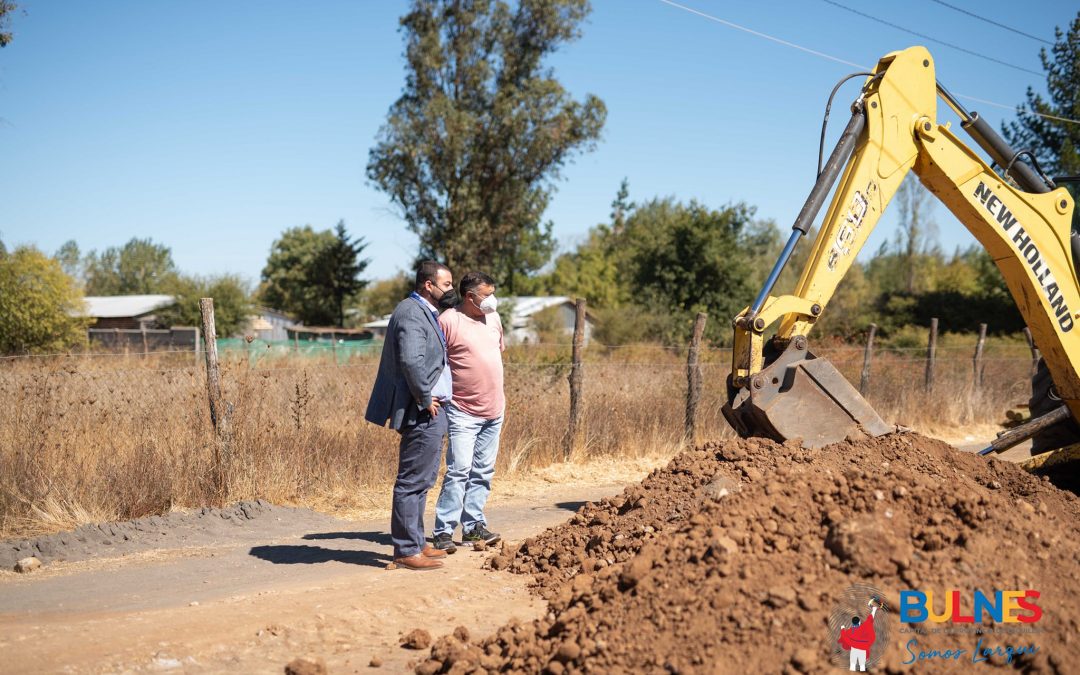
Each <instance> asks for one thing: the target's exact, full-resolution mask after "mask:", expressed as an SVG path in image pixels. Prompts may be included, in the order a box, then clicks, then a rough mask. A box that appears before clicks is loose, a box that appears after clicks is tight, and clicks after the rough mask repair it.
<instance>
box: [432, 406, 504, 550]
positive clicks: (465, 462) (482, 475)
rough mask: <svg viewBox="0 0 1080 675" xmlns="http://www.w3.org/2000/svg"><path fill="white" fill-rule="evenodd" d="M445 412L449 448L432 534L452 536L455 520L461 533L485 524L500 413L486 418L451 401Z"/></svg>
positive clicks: (497, 440)
mask: <svg viewBox="0 0 1080 675" xmlns="http://www.w3.org/2000/svg"><path fill="white" fill-rule="evenodd" d="M445 411H446V421H447V422H448V423H449V426H450V428H449V435H450V447H449V448H448V449H447V451H446V475H445V476H444V477H443V484H442V491H441V492H439V501H438V502H436V503H435V534H450V535H452V534H453V533H454V529H455V528H456V527H457V526H458V524H459V523H460V524H461V529H462V532H468V531H470V530H472V529H473V528H474V527H476V526H477V525H486V524H487V519H485V518H484V504H486V503H487V499H488V495H490V494H491V477H492V475H494V473H495V457H496V455H498V454H499V433H500V432H501V431H502V423H503V416H502V415H499V416H498V417H496V418H494V419H490V420H487V419H484V418H482V417H473V416H472V415H470V414H468V413H466V412H462V411H461V410H460V409H459V408H457V407H455V406H454V405H453V404H450V405H448V406H446V408H445Z"/></svg>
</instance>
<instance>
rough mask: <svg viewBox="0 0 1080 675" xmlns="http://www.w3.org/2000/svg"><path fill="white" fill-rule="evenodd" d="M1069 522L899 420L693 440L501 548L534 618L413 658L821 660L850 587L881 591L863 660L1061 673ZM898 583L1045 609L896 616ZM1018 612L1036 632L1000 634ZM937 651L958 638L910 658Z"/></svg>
mask: <svg viewBox="0 0 1080 675" xmlns="http://www.w3.org/2000/svg"><path fill="white" fill-rule="evenodd" d="M1078 535H1080V500H1078V499H1077V497H1076V496H1075V495H1073V494H1072V493H1069V492H1063V491H1061V490H1059V489H1057V488H1056V487H1054V486H1053V485H1051V484H1050V483H1049V482H1048V481H1044V480H1040V479H1039V478H1037V477H1035V476H1031V475H1029V474H1027V473H1025V472H1023V471H1022V470H1021V469H1019V468H1018V467H1016V466H1014V465H1012V464H1008V463H1005V462H1001V461H998V460H989V461H987V460H984V459H983V458H980V457H977V456H973V455H969V454H965V453H961V452H959V451H957V450H955V449H953V448H951V447H949V446H947V445H945V444H944V443H941V442H939V441H935V440H932V439H928V438H924V437H921V436H918V435H914V434H896V435H890V436H886V437H882V438H879V439H875V440H872V441H865V442H859V443H851V442H845V443H839V444H836V445H833V446H830V447H827V448H824V449H821V450H805V449H802V448H800V447H797V446H796V445H795V444H787V445H780V444H776V443H772V442H769V441H762V440H756V439H755V440H738V441H728V442H724V443H720V444H708V445H705V446H704V447H702V448H699V449H697V450H694V451H690V452H686V453H683V454H681V455H680V456H678V457H677V458H675V459H674V460H673V461H672V462H671V464H670V465H669V466H668V467H666V468H665V469H663V470H657V471H655V472H654V473H653V474H651V475H650V476H649V477H648V478H646V479H645V480H644V481H643V482H642V483H641V484H640V485H635V486H632V487H630V488H627V490H626V491H625V492H624V493H623V494H622V495H620V496H618V497H615V498H611V499H607V500H603V501H601V502H600V503H598V504H589V505H586V506H585V507H583V508H582V509H581V510H580V511H579V512H578V514H577V515H575V516H574V517H573V518H572V519H571V520H570V521H569V522H568V523H566V524H565V525H562V526H559V527H556V528H552V529H550V530H548V531H547V532H545V533H544V534H542V535H540V536H538V537H534V538H531V539H528V540H526V541H525V542H524V543H522V544H521V545H520V546H519V547H518V548H517V549H516V550H511V549H509V548H506V547H504V549H503V552H502V553H501V554H500V555H498V556H495V557H494V558H493V559H492V566H493V567H495V568H508V569H510V570H513V571H516V572H519V573H531V574H533V575H535V579H536V582H537V590H538V592H540V593H542V594H543V595H544V596H545V597H546V598H547V599H548V601H549V610H550V611H549V613H548V614H547V616H545V617H544V618H542V619H538V620H536V621H534V622H531V623H528V624H511V625H507V626H505V627H503V628H502V629H500V630H499V631H498V632H497V633H496V634H495V635H493V636H490V637H488V638H486V639H484V640H483V641H480V642H477V643H468V642H466V641H463V640H461V639H459V638H455V637H454V636H445V637H443V638H440V639H439V640H437V641H436V643H435V645H434V647H433V648H432V650H431V655H430V657H429V659H428V660H427V661H425V662H423V663H421V664H419V666H418V667H417V672H421V673H435V672H451V671H452V672H455V673H459V672H460V673H468V672H485V671H486V672H491V671H495V670H501V671H513V672H541V671H547V672H550V673H556V674H559V673H579V672H605V673H607V672H735V671H741V670H745V671H748V672H749V671H753V672H792V673H794V672H804V673H810V672H823V671H824V670H826V669H831V668H833V667H834V666H833V664H834V663H839V662H840V660H842V662H843V664H844V665H845V666H846V665H847V657H848V652H846V651H843V652H841V651H840V650H839V648H838V647H837V646H836V645H835V636H834V634H831V633H830V624H829V619H830V614H831V613H832V612H833V610H834V609H836V608H837V607H838V606H842V603H843V602H844V600H845V593H846V591H847V589H848V588H849V587H851V586H853V585H857V584H858V585H864V584H866V585H870V586H872V587H875V588H878V589H881V590H882V591H883V593H884V600H885V602H886V609H885V610H883V611H882V612H880V613H879V615H878V622H877V627H878V630H877V635H878V637H879V638H880V642H879V645H878V646H877V647H876V648H875V649H876V650H877V652H884V653H883V656H881V661H880V665H879V667H878V668H877V669H884V670H885V672H890V673H899V672H904V671H906V670H907V669H908V668H909V667H911V665H915V666H916V667H918V668H919V669H920V670H923V671H925V670H926V669H930V670H934V671H940V670H942V669H945V668H965V667H971V666H972V665H977V664H979V663H982V664H983V665H987V664H996V665H1001V664H1003V663H1004V662H1005V661H1006V658H1007V656H1006V655H1003V654H1004V652H1005V650H1006V647H1007V646H1013V647H1014V648H1015V647H1019V646H1021V645H1023V646H1027V645H1030V644H1032V643H1033V644H1035V645H1036V646H1037V647H1038V650H1037V651H1036V652H1035V653H1034V654H1033V655H1032V654H1023V655H1020V656H1015V657H1012V659H1011V660H1012V664H1011V665H1012V666H1013V667H1018V668H1020V669H1021V670H1024V671H1026V672H1066V670H1067V668H1068V666H1067V664H1069V663H1076V662H1077V659H1078V658H1080V637H1077V636H1080V610H1078V609H1077V608H1076V607H1075V606H1074V604H1073V603H1072V600H1073V599H1074V598H1076V597H1080V564H1078V561H1080V536H1078ZM905 589H913V590H920V591H931V592H933V594H934V596H935V597H934V601H933V603H932V604H933V609H934V611H936V612H939V613H940V612H941V611H943V609H944V600H943V598H944V597H945V596H946V595H947V594H948V592H949V591H950V590H951V589H957V590H959V595H958V597H959V600H960V605H961V607H962V608H963V610H964V612H963V613H965V614H970V613H971V610H972V605H973V592H974V590H975V589H981V590H983V591H986V592H988V593H989V594H990V597H991V598H993V590H995V589H997V590H1005V591H1008V590H1026V589H1035V590H1038V591H1039V592H1040V593H1041V597H1040V598H1039V599H1038V600H1037V601H1036V602H1037V604H1038V605H1039V607H1041V609H1042V618H1041V619H1040V620H1039V621H1037V622H1036V623H1033V624H1019V623H998V624H993V622H991V621H989V620H987V621H986V625H985V626H984V628H985V630H986V631H987V633H986V634H983V635H975V634H974V633H972V632H962V631H963V629H965V628H966V629H967V630H968V631H970V630H972V629H973V628H975V627H976V626H973V625H972V624H963V623H955V624H954V623H951V622H946V623H931V622H926V623H921V624H903V623H900V621H899V620H898V617H897V613H896V609H897V608H898V605H899V592H900V591H901V590H905ZM834 627H835V626H834ZM1018 627H1019V628H1022V629H1024V630H1034V631H1038V632H1037V633H1034V634H1031V633H1028V634H1009V633H1006V632H1005V631H1006V630H1010V629H1016V628H1018ZM935 628H942V629H944V630H945V631H949V630H950V629H955V630H953V631H952V632H939V633H934V632H933V630H934V629H935ZM924 630H925V631H926V632H925V633H924V632H922V631H924ZM916 631H918V632H916ZM911 640H917V644H915V643H912V642H911ZM979 640H981V647H979V649H978V650H977V647H976V646H977V645H979V644H980V643H979ZM913 645H914V646H913ZM986 648H991V649H1000V651H999V652H998V654H997V655H993V656H988V655H986V654H985V653H983V652H982V651H981V650H982V649H986ZM935 649H936V650H941V651H943V650H946V649H952V650H958V649H963V650H964V652H962V653H961V654H960V658H959V659H958V660H957V661H953V660H949V661H947V662H946V661H945V660H944V659H943V658H940V657H939V658H934V659H923V660H919V659H918V654H919V652H929V651H930V650H935ZM874 654H875V652H872V656H873V655H874ZM876 658H877V657H876V656H875V660H876ZM830 659H833V663H830ZM973 659H974V660H973ZM909 661H910V662H914V663H913V664H912V663H906V662H909Z"/></svg>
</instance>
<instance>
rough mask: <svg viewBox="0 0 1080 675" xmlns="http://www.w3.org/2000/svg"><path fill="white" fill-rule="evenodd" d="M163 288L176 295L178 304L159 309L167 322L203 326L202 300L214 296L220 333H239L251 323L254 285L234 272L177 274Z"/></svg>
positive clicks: (162, 319) (161, 321)
mask: <svg viewBox="0 0 1080 675" xmlns="http://www.w3.org/2000/svg"><path fill="white" fill-rule="evenodd" d="M162 291H164V292H165V293H167V294H169V295H172V296H174V297H175V298H176V304H174V305H171V306H169V307H165V308H164V309H160V310H158V312H157V315H158V321H159V322H160V323H161V324H162V325H166V326H201V325H202V312H201V310H200V309H199V300H200V299H202V298H213V299H214V324H215V328H216V329H217V333H218V335H219V336H222V337H227V336H230V335H238V334H239V333H240V332H241V331H243V329H244V327H245V326H246V325H247V323H248V319H249V317H250V316H251V314H252V312H253V311H254V310H253V307H252V302H251V289H250V288H249V287H248V284H247V282H245V281H244V280H243V279H242V278H240V277H239V276H238V275H235V274H222V275H219V276H209V277H198V276H184V275H178V276H176V277H174V278H173V279H171V280H170V281H169V282H168V283H167V284H165V285H164V287H163V288H162Z"/></svg>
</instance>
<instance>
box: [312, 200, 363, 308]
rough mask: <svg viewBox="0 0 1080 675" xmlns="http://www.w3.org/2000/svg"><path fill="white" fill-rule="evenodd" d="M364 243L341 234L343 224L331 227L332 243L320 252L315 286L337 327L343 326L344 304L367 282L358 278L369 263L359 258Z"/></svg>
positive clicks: (343, 227) (339, 222)
mask: <svg viewBox="0 0 1080 675" xmlns="http://www.w3.org/2000/svg"><path fill="white" fill-rule="evenodd" d="M366 247H367V244H365V243H364V240H363V237H361V238H360V239H356V240H354V239H351V238H350V237H349V235H348V233H347V232H346V231H345V221H344V220H340V221H338V224H337V225H336V226H335V227H334V241H333V242H332V243H330V244H329V245H328V246H327V247H326V248H324V249H323V250H322V253H321V254H320V256H319V260H318V265H317V267H316V270H314V271H315V272H316V274H315V279H314V281H315V283H316V285H317V286H318V287H319V288H320V289H321V291H322V292H323V293H326V296H327V298H328V299H329V300H331V301H332V303H333V308H334V310H335V314H334V320H335V323H336V325H337V326H339V327H344V326H345V304H346V302H348V301H349V300H351V299H353V298H355V296H356V295H357V294H358V293H360V291H362V290H364V287H365V286H367V283H368V282H367V281H364V280H363V279H361V278H360V275H361V274H362V273H363V272H364V270H365V269H366V268H367V266H368V263H369V262H371V261H370V260H367V259H364V258H361V257H360V254H361V253H363V251H364V249H365V248H366Z"/></svg>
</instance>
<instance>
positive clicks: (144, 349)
mask: <svg viewBox="0 0 1080 675" xmlns="http://www.w3.org/2000/svg"><path fill="white" fill-rule="evenodd" d="M139 329H140V331H141V332H142V356H143V358H144V359H145V358H147V357H148V356H149V354H150V347H149V345H148V344H147V342H146V326H144V325H142V324H139Z"/></svg>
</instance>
